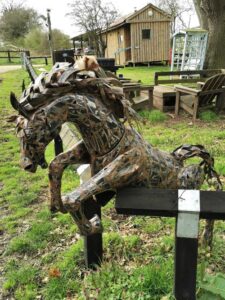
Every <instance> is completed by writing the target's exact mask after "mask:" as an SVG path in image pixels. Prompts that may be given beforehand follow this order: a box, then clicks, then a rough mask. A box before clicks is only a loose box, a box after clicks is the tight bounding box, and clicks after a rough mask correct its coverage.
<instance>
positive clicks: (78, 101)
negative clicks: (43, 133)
mask: <svg viewBox="0 0 225 300" xmlns="http://www.w3.org/2000/svg"><path fill="white" fill-rule="evenodd" d="M64 103H65V105H66V107H67V115H66V116H67V118H66V121H69V122H72V123H74V124H75V126H76V127H77V129H78V131H79V132H80V134H81V136H82V138H83V141H84V143H85V145H86V148H87V150H88V152H89V153H90V154H91V155H94V156H102V155H104V154H106V153H108V152H110V151H111V150H112V149H114V148H115V147H116V145H117V144H118V143H119V141H120V140H121V138H122V136H123V134H124V130H125V128H124V125H123V124H122V123H121V122H120V121H119V120H118V118H117V117H116V115H115V114H114V112H113V111H112V110H110V109H109V108H108V107H106V105H104V104H103V103H102V101H101V99H98V98H97V97H95V96H91V95H86V94H85V95H84V94H83V95H80V94H75V95H71V98H67V100H66V101H65V102H64Z"/></svg>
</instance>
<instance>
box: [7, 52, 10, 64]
mask: <svg viewBox="0 0 225 300" xmlns="http://www.w3.org/2000/svg"><path fill="white" fill-rule="evenodd" d="M7 53H8V61H9V62H11V56H10V50H8V51H7Z"/></svg>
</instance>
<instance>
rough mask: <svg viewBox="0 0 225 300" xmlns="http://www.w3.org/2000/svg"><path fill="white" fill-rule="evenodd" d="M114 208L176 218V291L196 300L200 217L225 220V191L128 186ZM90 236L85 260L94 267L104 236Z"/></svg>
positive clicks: (186, 299) (178, 298) (182, 299)
mask: <svg viewBox="0 0 225 300" xmlns="http://www.w3.org/2000/svg"><path fill="white" fill-rule="evenodd" d="M115 208H116V211H117V213H119V214H126V215H137V216H138V215H142V216H161V217H175V218H176V229H175V258H174V264H175V276H174V294H175V298H176V300H196V274H197V256H198V227H199V220H200V219H201V218H207V219H219V220H225V192H221V191H217V192H212V191H199V190H163V189H147V188H129V187H127V188H124V189H121V190H119V191H117V196H116V203H115ZM95 213H96V208H95ZM98 214H99V216H100V215H101V214H100V211H99V212H98ZM87 238H88V242H89V243H85V249H84V253H85V261H86V265H87V267H88V268H93V266H95V265H100V263H101V260H102V254H103V247H102V236H101V235H100V234H98V235H97V234H96V235H92V236H90V237H87ZM87 238H85V241H86V240H87Z"/></svg>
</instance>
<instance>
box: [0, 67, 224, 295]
mask: <svg viewBox="0 0 225 300" xmlns="http://www.w3.org/2000/svg"><path fill="white" fill-rule="evenodd" d="M159 68H160V70H161V68H163V70H165V67H157V69H159ZM153 69H154V68H153V67H150V68H147V67H138V68H124V69H122V70H119V71H118V73H122V72H123V74H124V76H126V77H129V78H132V79H135V80H138V79H141V80H142V81H143V83H146V84H147V83H148V84H150V83H152V78H153V73H154V71H153ZM155 70H156V69H155ZM0 77H1V78H2V79H3V81H2V83H0V113H1V127H0V140H1V148H0V204H1V210H0V295H1V296H0V299H16V300H34V299H44V300H63V299H68V300H69V299H78V300H84V299H86V300H87V299H100V300H105V299H108V300H117V299H118V300H121V299H124V300H127V299H128V300H130V299H131V300H132V299H135V300H136V299H138V300H145V299H150V300H159V299H164V300H166V299H167V300H169V299H173V297H172V290H173V256H174V225H175V221H174V220H173V219H169V218H149V217H146V218H144V217H127V216H118V215H116V213H115V210H114V205H113V201H112V202H111V203H110V204H108V205H107V206H106V207H105V208H104V209H103V225H104V228H105V230H104V262H103V264H102V267H101V268H100V269H99V270H98V271H97V272H92V271H88V270H86V269H85V268H84V259H83V240H82V238H81V237H80V235H79V233H78V231H77V227H76V226H75V224H74V223H73V221H72V219H71V217H70V216H69V215H63V214H60V213H58V214H56V215H54V216H52V215H51V214H50V212H49V210H48V202H47V201H48V179H47V170H40V169H38V171H37V173H36V174H29V173H25V172H24V171H23V170H21V169H20V167H19V142H18V139H17V137H16V136H15V130H14V127H15V125H14V124H11V123H8V122H7V118H8V116H9V115H11V114H13V113H15V112H14V111H13V110H12V108H11V107H10V104H9V93H10V91H11V90H13V91H14V92H15V93H16V94H17V95H18V96H19V95H20V90H21V82H22V79H23V78H25V79H26V83H27V84H28V82H29V78H28V76H27V74H26V73H25V72H24V71H23V70H18V71H14V72H9V73H5V74H1V76H0ZM142 114H143V115H144V116H145V118H146V125H145V126H143V128H142V134H143V135H144V137H145V139H146V140H147V141H148V142H150V143H151V144H152V145H154V146H156V147H159V148H160V149H164V150H167V151H172V150H173V149H175V148H176V147H178V146H179V145H181V144H203V145H205V147H206V148H207V149H208V150H209V151H210V152H211V153H212V154H213V155H214V157H215V161H216V169H217V170H218V172H219V173H220V174H221V175H222V180H223V181H224V177H225V151H224V149H225V124H224V119H217V120H215V121H198V122H196V124H195V125H193V124H191V123H190V121H191V119H189V118H181V119H180V120H179V121H175V120H173V119H171V118H169V117H168V116H167V115H164V114H161V113H159V112H157V111H153V112H151V113H149V112H144V113H142ZM52 158H53V147H52V145H49V147H48V149H47V160H48V161H50V160H51V159H52ZM78 184H79V178H78V176H77V175H76V174H75V172H74V170H73V169H72V168H68V169H67V170H66V171H65V175H64V178H63V192H64V193H65V192H67V191H70V190H72V189H74V188H75V187H76V186H78ZM205 188H207V186H205ZM202 227H203V223H201V229H202ZM224 247H225V223H224V222H221V221H218V222H216V226H215V236H214V247H213V251H212V253H209V252H208V249H202V248H201V247H200V249H199V261H198V299H201V300H206V299H225V297H224V293H225V262H224V261H225V252H224ZM218 295H219V296H218ZM163 297H164V298H163Z"/></svg>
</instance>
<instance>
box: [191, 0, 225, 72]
mask: <svg viewBox="0 0 225 300" xmlns="http://www.w3.org/2000/svg"><path fill="white" fill-rule="evenodd" d="M193 2H194V5H195V9H196V12H197V15H198V17H199V21H200V25H201V27H202V28H204V29H206V30H208V32H209V38H208V47H207V52H206V59H205V65H204V68H209V69H216V68H225V55H224V49H225V1H224V0H213V1H212V0H193Z"/></svg>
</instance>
